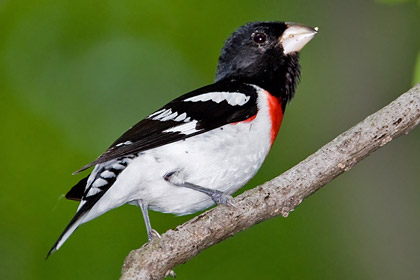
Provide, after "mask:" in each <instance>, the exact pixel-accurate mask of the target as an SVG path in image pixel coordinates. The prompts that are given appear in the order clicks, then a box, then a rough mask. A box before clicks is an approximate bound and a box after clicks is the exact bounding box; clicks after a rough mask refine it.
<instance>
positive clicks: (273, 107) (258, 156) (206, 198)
mask: <svg viewBox="0 0 420 280" xmlns="http://www.w3.org/2000/svg"><path fill="white" fill-rule="evenodd" d="M316 32H317V30H315V29H313V28H310V27H307V26H303V25H298V24H293V23H283V22H256V23H249V24H246V25H244V26H242V27H240V28H239V29H238V30H237V31H236V32H235V33H233V34H232V35H231V37H230V38H229V39H228V40H227V41H226V44H225V46H224V47H223V49H222V52H221V56H220V58H219V65H218V69H217V74H216V81H215V83H214V84H211V85H208V86H205V87H202V88H199V89H197V90H195V91H192V92H190V93H187V94H185V95H183V96H181V97H179V98H177V99H175V100H173V101H171V102H170V103H168V104H166V105H165V106H163V107H162V108H161V109H159V110H157V111H155V112H154V113H152V114H150V115H149V116H148V117H146V118H145V119H143V120H142V121H140V122H139V123H137V124H136V125H135V126H133V127H132V128H131V129H129V130H128V131H127V132H126V133H124V134H123V135H122V136H121V137H120V138H118V139H117V140H116V141H115V142H114V143H113V144H112V145H111V146H110V148H108V150H107V151H105V152H104V153H103V154H102V155H101V156H100V157H99V158H98V159H96V160H95V161H94V162H92V163H90V164H88V165H86V166H84V167H83V168H82V169H80V170H79V171H77V172H76V173H78V172H81V171H84V170H86V169H88V168H90V167H93V166H94V169H93V171H92V173H91V174H90V175H89V176H88V177H86V178H84V179H82V180H81V181H80V182H79V183H78V184H76V185H75V186H74V187H73V188H72V189H71V190H70V191H69V192H68V193H67V195H66V198H68V199H73V200H80V205H79V208H78V209H77V212H76V215H75V217H74V218H73V219H72V220H71V221H70V223H69V225H68V226H67V228H66V229H65V230H64V232H63V234H62V235H61V236H60V238H59V239H58V240H57V242H56V243H55V244H54V246H53V248H52V249H51V250H50V252H49V253H48V255H50V254H51V253H52V252H54V251H55V250H58V249H59V248H60V247H61V245H62V244H63V243H64V242H65V241H66V240H67V239H68V237H69V236H70V235H71V234H72V233H73V232H74V230H75V229H76V228H77V227H78V226H79V225H81V224H83V223H86V222H88V221H90V220H92V219H94V218H96V217H98V216H100V215H102V214H103V213H105V212H107V211H109V210H111V209H113V208H116V207H119V206H121V205H124V204H127V203H129V204H133V205H137V206H140V207H141V209H142V211H143V217H144V219H145V222H146V228H147V232H148V237H149V239H151V238H152V235H153V230H152V228H151V226H150V221H149V218H148V214H147V209H152V210H155V211H160V212H164V213H174V214H177V215H185V214H190V213H194V212H197V211H200V210H203V209H206V208H208V207H210V206H212V205H213V204H214V203H228V202H229V197H230V195H231V194H233V193H234V192H235V191H237V190H238V189H239V188H240V187H242V186H243V185H245V184H246V183H247V182H248V181H249V180H250V179H251V178H252V177H253V176H254V175H255V174H256V172H257V171H258V169H259V168H260V167H261V165H262V163H263V161H264V159H265V157H266V156H267V154H268V152H269V150H270V148H271V146H272V144H273V142H274V140H275V138H276V135H277V132H278V130H279V128H280V124H281V121H282V118H283V113H284V109H285V106H286V104H287V102H288V101H289V100H290V99H291V98H292V97H293V94H294V90H295V87H296V84H297V81H298V79H299V74H300V68H299V64H298V52H299V51H300V50H301V49H302V48H303V46H304V45H305V44H306V43H308V42H309V41H310V40H311V39H312V38H313V36H314V35H315V34H316Z"/></svg>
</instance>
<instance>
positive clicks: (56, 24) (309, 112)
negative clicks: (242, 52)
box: [0, 0, 420, 279]
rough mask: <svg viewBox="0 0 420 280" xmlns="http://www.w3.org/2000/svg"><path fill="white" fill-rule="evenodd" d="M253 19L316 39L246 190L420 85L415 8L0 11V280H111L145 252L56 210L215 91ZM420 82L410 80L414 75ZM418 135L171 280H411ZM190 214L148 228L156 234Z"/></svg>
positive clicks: (124, 221) (363, 4)
mask: <svg viewBox="0 0 420 280" xmlns="http://www.w3.org/2000/svg"><path fill="white" fill-rule="evenodd" d="M255 20H284V21H296V22H301V23H305V24H308V25H312V26H319V28H320V32H319V34H318V35H317V36H316V38H315V39H314V40H313V41H312V42H311V43H310V44H308V46H307V47H305V49H304V50H303V51H302V54H301V65H302V68H303V71H302V80H301V83H300V86H299V87H298V90H297V95H296V98H295V99H294V100H293V101H292V103H291V104H290V106H289V107H288V109H287V113H286V116H285V119H284V123H283V126H282V129H281V131H280V134H279V139H278V140H277V141H276V143H275V145H274V147H273V150H272V152H271V153H270V155H269V157H268V158H267V160H266V162H265V164H264V166H263V167H262V169H261V171H260V172H259V174H258V175H257V176H256V178H255V179H254V180H252V181H251V182H250V183H249V184H248V185H247V187H246V188H251V187H253V186H255V185H257V184H260V183H262V182H264V181H266V180H268V179H271V178H273V177H275V176H276V175H278V174H280V173H281V172H283V171H285V170H287V169H288V168H290V167H292V166H293V165H294V164H296V163H298V162H299V161H301V160H303V159H304V158H305V157H307V156H308V155H310V154H311V153H313V152H314V151H316V150H317V149H318V148H319V147H321V146H322V145H323V144H325V143H326V142H328V141H329V140H331V139H333V138H334V137H335V136H337V135H338V134H339V133H341V132H343V131H344V130H346V129H348V128H349V127H350V126H352V125H353V124H355V123H357V122H358V121H360V120H362V119H363V118H365V117H366V116H367V115H369V114H371V113H373V112H375V111H376V110H378V109H380V108H381V107H383V106H385V105H386V104H388V103H389V102H390V101H392V100H393V99H395V98H396V97H397V96H398V95H399V94H400V93H402V92H404V91H405V90H407V89H409V88H410V87H411V86H412V85H414V83H415V82H418V81H420V67H419V66H417V69H418V70H415V69H416V61H417V60H419V63H418V64H420V56H418V53H419V50H420V36H419V35H420V33H419V30H420V2H418V1H395V0H394V1H385V0H383V1H373V0H372V1H368V0H353V1H344V0H343V1H333V0H330V1H327V0H322V1H311V0H307V1H305V0H295V1H268V0H263V1H255V0H254V1H249V0H246V1H182V2H181V1H177V0H166V1H153V0H149V1H139V0H132V1H90V0H89V1H80V0H73V1H53V0H40V1H30V0H27V1H18V0H13V1H7V0H3V1H0V97H1V99H0V112H1V114H2V115H1V135H2V136H1V137H0V147H1V148H0V149H1V155H2V158H3V162H2V164H1V170H2V180H1V196H0V221H1V226H0V279H117V278H118V277H119V275H120V270H121V265H122V263H123V261H124V258H125V256H126V255H127V254H128V253H129V251H130V250H132V249H135V248H138V247H140V246H141V245H142V244H143V243H144V242H146V231H145V228H144V223H143V220H142V217H141V213H140V210H139V209H138V208H136V207H133V206H123V207H121V208H119V209H116V210H113V211H111V212H109V213H107V214H105V215H103V216H101V217H99V218H97V219H95V220H94V221H92V222H90V223H88V224H86V225H83V226H82V227H81V228H79V230H77V231H76V232H75V234H74V235H73V236H72V237H71V238H70V239H69V240H68V241H67V242H66V243H65V244H64V246H63V247H62V248H61V249H60V250H59V251H58V252H57V253H55V254H54V255H53V256H52V257H51V258H50V259H48V261H45V260H44V258H45V255H46V253H47V252H48V250H49V249H50V247H51V246H52V244H53V243H54V242H55V240H56V238H57V237H58V236H59V234H60V233H61V231H62V230H63V228H64V227H65V225H66V224H67V222H68V221H69V220H70V218H71V217H72V216H73V214H74V212H75V210H76V207H77V203H76V202H73V201H67V200H65V199H64V198H63V194H65V193H66V191H67V190H69V188H70V187H71V186H72V185H73V184H75V183H76V182H77V181H78V180H79V179H80V178H81V176H80V175H78V176H71V173H72V172H73V171H74V170H76V169H78V168H80V167H81V166H83V165H84V164H85V163H87V162H89V161H91V160H93V159H95V158H96V156H98V155H99V154H100V153H101V152H103V151H104V150H105V149H106V148H107V147H108V145H109V144H110V143H112V142H113V140H114V139H115V138H116V137H118V136H119V135H120V134H121V133H123V132H124V131H125V130H126V129H127V128H129V127H130V126H131V125H133V124H134V123H135V122H137V121H138V120H140V119H141V118H143V117H145V116H146V115H148V114H149V113H151V112H152V111H153V110H155V109H158V108H159V107H160V106H161V105H163V104H164V103H165V102H166V101H168V100H170V99H172V98H174V97H176V96H178V95H180V94H182V93H185V92H187V91H189V90H193V89H195V88H197V87H200V86H202V85H205V84H209V83H211V82H212V80H213V77H214V73H215V67H216V63H217V57H218V54H219V51H220V48H221V47H222V45H223V43H224V40H225V39H226V38H227V37H228V36H229V34H230V33H231V32H232V31H233V30H234V29H235V28H237V27H238V26H240V25H242V24H243V23H245V22H249V21H255ZM416 73H417V74H416ZM419 144H420V129H417V130H415V131H413V132H412V133H411V134H409V135H408V136H404V137H401V138H399V139H397V140H395V141H393V142H392V143H390V144H389V145H387V146H386V147H384V148H383V149H381V150H379V151H378V152H376V153H375V154H374V155H372V156H370V157H369V158H367V159H366V160H364V161H363V162H362V163H360V164H359V165H357V166H356V167H355V168H353V169H352V170H351V171H350V172H348V173H346V174H343V175H342V176H340V177H339V178H337V179H336V180H334V181H333V182H332V183H330V184H329V185H328V186H326V187H325V188H323V189H322V190H321V191H319V192H317V193H316V194H315V195H313V196H312V197H310V198H309V199H307V200H305V201H304V203H302V205H301V206H299V207H298V208H297V209H296V211H295V212H294V213H292V214H291V215H290V216H289V217H288V218H287V219H284V218H281V217H278V218H275V219H273V220H270V221H268V222H265V223H262V224H259V225H257V226H254V227H253V228H251V229H249V230H247V231H245V232H242V233H240V234H238V235H236V236H235V237H233V238H231V239H229V240H226V241H225V242H223V243H221V244H218V245H216V246H213V247H212V248H210V249H208V250H206V251H205V252H202V253H201V254H200V255H198V256H197V257H196V258H194V259H193V260H191V261H190V262H188V263H187V264H185V265H181V266H179V267H177V268H176V269H175V272H176V273H177V274H178V278H179V279H236V278H238V279H420V188H419V187H420V161H419V156H420V145H419ZM191 217H193V215H190V216H186V217H174V216H172V215H167V214H161V213H155V212H152V213H151V221H152V225H153V227H154V228H155V229H157V230H158V231H159V232H165V231H166V230H167V229H170V228H174V227H176V226H177V225H179V224H181V223H183V222H184V221H186V220H188V219H190V218H191Z"/></svg>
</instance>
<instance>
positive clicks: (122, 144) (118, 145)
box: [115, 141, 133, 147]
mask: <svg viewBox="0 0 420 280" xmlns="http://www.w3.org/2000/svg"><path fill="white" fill-rule="evenodd" d="M131 144H133V142H131V141H125V142H123V143H119V144H117V145H115V147H120V146H125V145H131Z"/></svg>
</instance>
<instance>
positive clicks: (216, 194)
mask: <svg viewBox="0 0 420 280" xmlns="http://www.w3.org/2000/svg"><path fill="white" fill-rule="evenodd" d="M210 197H211V199H213V201H214V202H215V203H217V204H224V205H229V206H232V207H235V208H236V205H235V204H233V202H232V200H233V197H232V196H231V195H228V194H225V193H224V192H221V191H218V190H214V191H213V192H212V193H211V194H210Z"/></svg>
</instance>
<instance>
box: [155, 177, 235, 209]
mask: <svg viewBox="0 0 420 280" xmlns="http://www.w3.org/2000/svg"><path fill="white" fill-rule="evenodd" d="M177 174H178V172H177V171H174V172H168V173H166V174H165V176H164V177H163V178H164V179H165V181H168V182H169V183H171V184H173V185H175V186H177V187H184V188H188V189H192V190H195V191H198V192H202V193H204V194H206V195H208V196H210V197H211V199H212V200H213V201H214V202H215V203H217V204H225V205H230V206H233V207H235V205H234V204H233V203H232V196H230V195H228V194H226V193H224V192H221V191H219V190H212V189H209V188H205V187H202V186H199V185H196V184H192V183H189V182H185V181H183V180H179V178H177V177H176V175H177Z"/></svg>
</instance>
